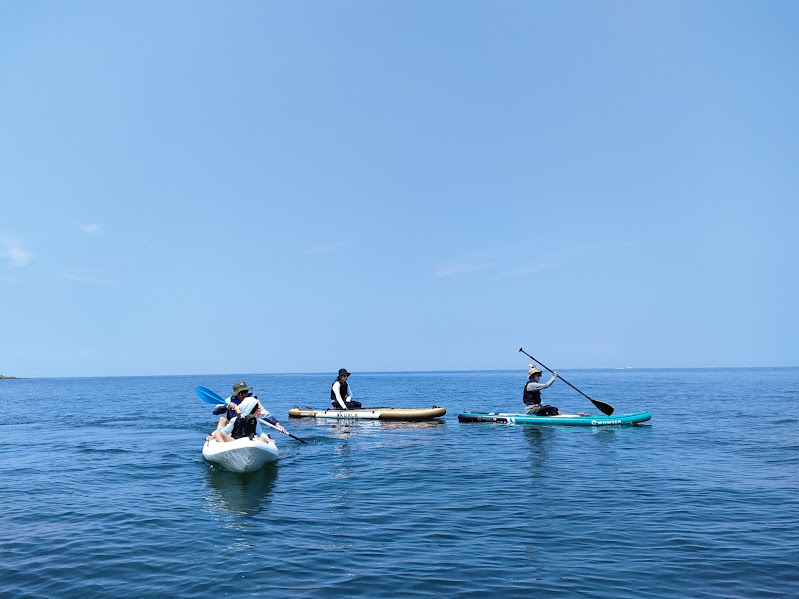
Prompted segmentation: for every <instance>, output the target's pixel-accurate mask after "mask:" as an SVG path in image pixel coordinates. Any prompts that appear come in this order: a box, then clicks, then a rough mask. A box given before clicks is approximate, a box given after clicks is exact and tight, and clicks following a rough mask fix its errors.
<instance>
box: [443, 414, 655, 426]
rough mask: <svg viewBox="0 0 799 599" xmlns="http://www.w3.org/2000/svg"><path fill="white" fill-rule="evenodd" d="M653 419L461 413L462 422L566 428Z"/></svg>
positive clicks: (637, 415) (617, 424) (620, 423)
mask: <svg viewBox="0 0 799 599" xmlns="http://www.w3.org/2000/svg"><path fill="white" fill-rule="evenodd" d="M650 418H652V414H650V413H649V412H636V413H634V414H616V415H614V416H580V415H579V414H558V415H557V416H533V415H530V414H504V413H501V412H461V413H460V414H458V420H460V421H461V422H503V423H505V424H560V425H565V426H619V425H622V424H638V423H639V422H646V421H647V420H649V419H650Z"/></svg>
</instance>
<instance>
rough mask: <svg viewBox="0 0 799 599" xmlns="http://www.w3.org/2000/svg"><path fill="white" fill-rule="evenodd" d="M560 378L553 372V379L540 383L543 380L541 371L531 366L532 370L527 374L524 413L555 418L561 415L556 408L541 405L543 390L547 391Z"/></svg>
mask: <svg viewBox="0 0 799 599" xmlns="http://www.w3.org/2000/svg"><path fill="white" fill-rule="evenodd" d="M556 378H558V373H557V372H553V373H552V378H551V379H549V380H548V381H547V382H546V383H539V382H538V381H540V380H541V371H540V370H538V368H536V367H535V366H533V365H532V364H530V370H529V371H528V373H527V382H526V383H525V384H524V411H525V412H526V413H527V414H534V415H536V416H555V415H557V414H560V411H559V410H558V409H557V408H556V407H554V406H542V405H541V389H546V388H547V387H549V386H550V385H551V384H552V383H554V382H555V379H556Z"/></svg>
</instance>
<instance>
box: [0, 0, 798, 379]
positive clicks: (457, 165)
mask: <svg viewBox="0 0 799 599" xmlns="http://www.w3.org/2000/svg"><path fill="white" fill-rule="evenodd" d="M798 23H799V4H797V3H796V2H791V1H772V2H756V1H751V2H735V1H727V0H725V1H718V2H712V1H703V2H693V1H691V2H679V1H669V2H637V1H607V2H588V1H573V2H555V1H551V2H507V1H505V2H503V1H498V2H497V1H492V2H469V1H451V2H443V1H438V2H436V1H434V2H372V1H362V2H356V1H348V2H195V1H192V2H147V1H136V2H111V3H109V2H80V1H75V2H69V3H63V2H48V1H38V2H5V3H2V4H0V81H2V86H1V87H0V124H1V125H2V132H3V134H2V135H1V136H0V161H1V162H2V165H3V169H2V170H3V174H2V176H0V298H2V299H0V315H2V324H0V373H2V374H5V375H16V376H25V377H35V376H105V375H109V376H113V375H150V374H203V373H252V372H259V373H260V372H320V371H335V370H337V369H338V368H340V367H346V368H348V369H349V370H351V371H353V372H358V371H361V372H364V371H384V370H446V369H452V370H468V369H505V368H520V369H523V368H524V364H525V361H524V360H522V359H521V357H522V356H521V354H519V353H518V348H519V347H520V346H524V347H525V349H527V350H528V351H529V352H530V353H532V354H533V355H534V356H536V357H538V358H540V359H541V360H543V361H544V362H545V363H546V364H547V365H549V366H552V367H554V368H556V369H560V370H567V369H569V368H614V367H621V366H633V367H687V366H709V367H712V366H796V365H799V343H797V342H796V339H797V338H799V316H797V309H796V301H797V297H799V289H798V287H799V285H797V279H799V277H797V266H796V263H797V257H799V242H798V241H797V235H796V232H795V228H796V225H797V222H799V214H798V212H799V208H798V206H799V202H798V201H797V200H798V199H799V198H798V197H797V192H798V191H799V181H798V178H799V168H797V165H798V164H799V116H798V115H799V31H798V30H799V26H798V25H797V24H798Z"/></svg>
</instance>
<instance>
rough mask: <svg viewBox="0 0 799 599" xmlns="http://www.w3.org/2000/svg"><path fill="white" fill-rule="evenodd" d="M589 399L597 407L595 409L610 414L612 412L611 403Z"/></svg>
mask: <svg viewBox="0 0 799 599" xmlns="http://www.w3.org/2000/svg"><path fill="white" fill-rule="evenodd" d="M591 401H592V402H593V404H594V405H595V406H596V407H597V409H598V410H599V411H600V412H602V413H603V414H606V415H608V416H610V415H611V414H612V413H613V406H612V405H610V404H608V403H605V402H604V401H599V400H597V399H592V400H591Z"/></svg>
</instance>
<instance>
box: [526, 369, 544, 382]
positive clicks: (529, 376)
mask: <svg viewBox="0 0 799 599" xmlns="http://www.w3.org/2000/svg"><path fill="white" fill-rule="evenodd" d="M535 374H541V371H540V370H538V368H536V367H535V366H533V367H532V368H531V369H530V370H528V371H527V378H528V379H531V378H533V375H535Z"/></svg>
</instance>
